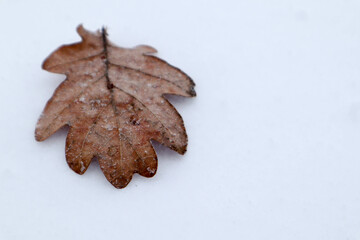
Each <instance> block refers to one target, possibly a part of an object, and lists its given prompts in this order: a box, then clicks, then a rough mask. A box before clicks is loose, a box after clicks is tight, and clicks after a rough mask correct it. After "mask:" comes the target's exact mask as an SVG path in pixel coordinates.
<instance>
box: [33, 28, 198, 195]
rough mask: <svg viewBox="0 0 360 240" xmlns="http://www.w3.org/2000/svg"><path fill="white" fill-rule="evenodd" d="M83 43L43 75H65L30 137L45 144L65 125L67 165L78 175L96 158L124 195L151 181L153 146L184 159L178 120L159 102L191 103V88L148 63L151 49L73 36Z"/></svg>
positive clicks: (60, 53)
mask: <svg viewBox="0 0 360 240" xmlns="http://www.w3.org/2000/svg"><path fill="white" fill-rule="evenodd" d="M77 32H78V34H79V35H80V36H81V38H82V41H81V42H79V43H74V44H71V45H64V46H61V47H60V48H59V49H57V50H56V51H55V52H53V53H52V54H51V55H50V56H49V57H48V58H47V59H46V60H45V61H44V63H43V66H42V67H43V69H45V70H47V71H50V72H53V73H61V74H65V75H66V80H65V81H63V82H62V83H61V84H60V85H59V87H58V88H57V89H56V90H55V92H54V94H53V96H52V98H51V99H50V100H49V101H48V102H47V104H46V106H45V109H44V111H43V113H42V115H41V116H40V119H39V121H38V123H37V126H36V130H35V138H36V140H38V141H43V140H45V139H47V138H48V137H49V136H51V135H52V134H53V133H54V132H56V131H57V130H58V129H60V128H61V127H63V126H64V125H68V126H69V132H68V135H67V138H66V160H67V163H68V165H69V166H70V168H71V169H72V170H74V171H75V172H76V173H78V174H83V173H84V172H85V171H86V169H87V168H88V166H89V164H90V162H91V160H92V159H93V158H95V157H96V158H97V159H98V161H99V164H100V167H101V170H102V171H103V173H104V175H105V177H106V178H107V179H108V181H109V182H110V183H111V184H112V185H114V186H115V187H116V188H124V187H126V185H127V184H128V183H129V182H130V180H131V178H132V175H133V174H134V173H139V174H140V175H142V176H144V177H152V176H154V175H155V173H156V170H157V156H156V153H155V151H154V148H153V147H152V144H151V142H150V140H155V141H157V142H160V143H161V144H163V145H165V146H167V147H169V148H171V149H173V150H175V151H176V152H178V153H180V154H184V153H185V151H186V147H187V135H186V131H185V127H184V123H183V120H182V118H181V116H180V115H179V113H178V112H177V111H176V109H175V108H174V107H173V106H172V105H171V104H170V103H169V102H168V101H167V99H166V98H165V97H164V94H174V95H180V96H185V97H193V96H195V95H196V94H195V91H194V86H195V84H194V82H193V81H192V80H191V78H190V77H189V76H187V75H186V74H185V73H184V72H182V71H181V70H180V69H178V68H175V67H173V66H171V65H169V64H168V63H167V62H165V61H163V60H161V59H159V58H157V57H155V56H152V55H149V54H152V53H156V50H155V49H154V48H152V47H150V46H144V45H141V46H137V47H135V48H129V49H128V48H121V47H117V46H115V45H114V44H112V43H111V42H109V41H108V39H107V33H106V30H105V29H104V28H103V29H102V30H101V31H100V30H98V31H97V32H95V33H93V32H89V31H87V30H85V29H84V28H83V27H82V26H81V25H80V26H79V27H78V28H77Z"/></svg>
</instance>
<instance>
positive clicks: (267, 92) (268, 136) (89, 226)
mask: <svg viewBox="0 0 360 240" xmlns="http://www.w3.org/2000/svg"><path fill="white" fill-rule="evenodd" d="M359 12H360V1H358V0H287V1H286V0H233V1H230V0H227V1H226V0H221V1H194V0H186V1H184V0H181V1H168V0H163V1H145V0H144V1H136V0H133V1H115V0H114V1H100V0H96V1H95V0H94V1H90V0H87V1H74V0H71V1H65V0H62V1H40V0H36V1H35V0H32V1H25V0H23V1H20V0H0V29H1V34H0V56H1V57H0V69H1V71H0V109H1V114H0V133H1V137H0V150H1V157H0V164H1V166H0V239H4V240H7V239H59V240H60V239H246V240H252V239H266V240H267V239H276V240H282V239H284V240H289V239H291V240H304V239H306V240H312V239H313V240H333V239H334V240H335V239H336V240H345V239H346V240H357V239H360V148H359V145H360V47H359V44H360V14H359ZM79 23H83V24H84V26H85V27H86V28H87V29H89V30H96V29H98V28H100V27H102V26H103V25H105V26H107V27H108V31H109V35H110V36H109V38H110V40H111V41H112V42H114V43H116V44H117V45H120V46H124V47H132V46H135V45H138V44H148V45H151V46H154V47H155V48H157V49H158V51H159V54H158V56H159V57H160V58H163V59H165V60H166V61H168V62H169V63H171V64H173V65H175V66H177V67H179V68H181V69H182V70H183V71H185V72H186V73H187V74H189V75H190V76H191V77H192V78H193V79H194V81H195V82H196V84H197V86H196V91H197V94H198V96H197V97H196V98H194V99H183V98H179V97H174V98H171V100H172V102H173V103H174V105H175V106H176V107H177V109H178V111H179V112H180V113H181V115H182V116H183V118H184V121H185V125H186V127H187V131H188V135H189V146H188V152H187V153H186V154H185V155H184V156H181V155H178V154H176V153H174V152H172V151H170V150H168V149H166V148H164V147H159V146H158V147H157V149H156V150H157V152H158V157H159V168H158V172H157V174H156V175H155V177H154V178H152V179H146V178H143V177H140V176H135V177H134V178H133V180H132V182H131V183H130V184H129V185H128V187H126V188H125V189H123V190H117V189H115V188H114V187H112V185H110V184H109V183H108V182H107V180H106V179H105V177H104V176H103V174H102V172H101V170H100V168H99V165H98V164H97V163H96V162H93V163H92V165H91V166H90V168H89V169H88V171H87V172H86V173H85V175H83V176H80V175H77V174H75V173H74V172H72V171H71V170H70V169H69V167H68V166H67V164H66V161H65V156H64V145H65V137H66V131H65V130H62V131H60V132H58V133H56V134H55V135H53V136H52V137H51V138H49V139H48V140H47V141H45V142H41V143H38V142H36V141H35V139H34V128H35V124H36V121H37V119H38V117H39V115H40V113H41V111H42V109H43V107H44V106H45V103H46V101H47V100H48V99H49V98H50V96H51V95H52V93H53V91H54V89H55V88H56V86H57V85H58V84H59V83H60V82H61V81H62V80H63V79H64V76H62V75H57V74H52V73H49V72H46V71H43V70H42V69H41V64H42V61H43V60H44V59H45V57H46V56H48V55H49V54H50V53H51V52H52V51H53V50H55V49H56V48H57V47H59V46H60V45H62V44H65V43H72V42H76V41H79V39H80V38H79V36H78V35H77V34H76V32H75V28H76V26H77V25H78V24H79Z"/></svg>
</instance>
